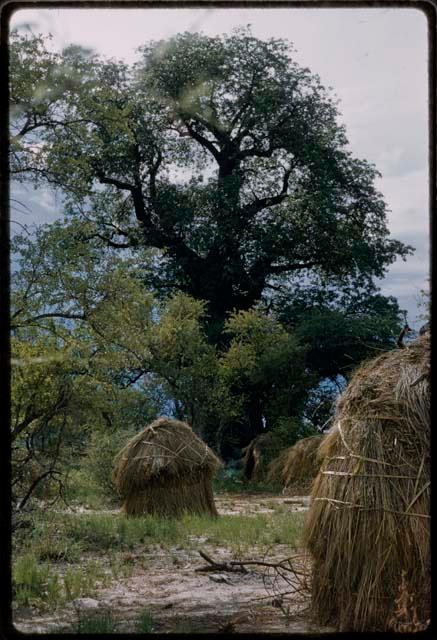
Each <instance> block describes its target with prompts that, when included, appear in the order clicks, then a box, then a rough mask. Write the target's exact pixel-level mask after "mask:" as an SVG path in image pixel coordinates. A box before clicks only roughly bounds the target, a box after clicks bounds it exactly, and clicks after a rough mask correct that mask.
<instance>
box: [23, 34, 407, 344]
mask: <svg viewBox="0 0 437 640" xmlns="http://www.w3.org/2000/svg"><path fill="white" fill-rule="evenodd" d="M142 53H143V57H142V59H141V60H140V62H139V63H137V64H136V65H134V66H133V67H128V66H126V65H124V64H122V63H120V62H115V61H111V60H109V61H107V60H103V59H99V58H98V57H97V56H93V57H91V56H89V55H88V54H87V53H86V52H84V51H82V52H81V51H78V50H77V49H74V48H73V49H72V48H70V49H69V50H66V51H63V52H61V53H56V54H52V53H50V52H49V51H48V49H47V47H46V45H45V42H44V39H43V38H41V37H39V36H33V35H29V36H17V35H12V38H11V56H12V60H13V61H14V64H13V65H11V86H12V102H13V109H14V110H13V118H12V120H13V128H14V132H15V136H14V141H13V145H14V150H15V154H14V163H15V164H14V172H15V175H16V176H17V178H18V179H22V180H25V179H28V180H33V181H34V182H38V181H41V180H46V181H48V182H49V183H51V184H55V185H57V186H58V187H60V188H61V189H62V190H63V192H64V195H65V196H66V199H67V202H68V205H67V208H68V211H69V215H77V216H78V217H80V218H82V220H83V209H84V203H85V201H86V220H87V223H89V222H90V221H91V223H92V224H93V225H95V228H96V231H95V232H94V233H93V235H96V234H97V236H99V237H100V238H103V239H106V241H108V242H110V243H112V245H113V246H115V247H117V246H126V245H128V246H130V247H133V248H136V247H138V243H139V242H141V243H142V244H143V245H144V246H145V247H149V248H153V249H154V250H156V251H157V254H156V260H157V261H158V262H159V269H157V270H155V272H154V274H155V276H156V278H155V280H156V282H157V283H158V282H159V283H160V284H159V287H161V288H163V289H164V290H165V291H169V290H172V289H173V290H174V289H178V290H183V291H184V292H185V293H188V294H190V295H191V296H193V297H195V298H196V299H202V300H205V301H206V302H207V305H208V312H209V314H210V318H209V320H208V335H209V337H210V340H211V341H213V342H218V341H220V338H221V333H222V329H223V323H224V321H225V319H226V316H227V315H228V314H229V312H231V311H232V310H233V309H237V310H238V309H248V308H250V307H251V306H253V305H254V304H255V303H256V302H257V301H259V299H260V298H261V296H262V294H263V292H264V290H265V288H266V285H269V284H270V281H271V280H272V279H273V280H278V279H279V280H281V278H282V280H283V279H284V278H289V277H290V276H292V275H293V274H296V273H300V274H302V273H304V274H305V275H308V274H313V275H314V274H318V275H320V276H321V277H322V278H337V279H338V281H342V280H345V279H349V280H351V281H352V282H353V283H355V284H357V285H359V284H360V283H362V282H363V281H372V279H373V278H374V277H382V276H383V275H384V272H385V270H386V268H387V266H388V265H389V264H391V263H392V262H393V261H394V260H395V259H396V257H397V256H401V257H405V256H406V255H408V253H410V252H411V248H410V247H406V246H405V245H403V244H402V243H400V242H399V241H397V240H393V239H391V238H389V231H388V228H387V224H386V223H387V216H386V206H385V203H384V201H383V198H382V196H381V194H380V193H379V192H378V191H377V189H376V188H375V179H376V178H377V176H378V172H377V170H376V169H375V167H374V166H372V165H371V164H369V163H368V162H366V161H364V160H358V159H356V158H354V157H353V156H352V155H351V153H350V151H349V150H348V146H347V138H346V135H345V132H344V129H343V127H342V126H341V125H340V124H338V122H337V119H338V110H337V105H336V101H335V99H334V97H333V96H332V95H330V93H329V91H327V90H326V89H325V88H324V87H323V86H322V85H321V82H320V79H319V78H318V76H317V75H314V74H312V73H311V72H310V71H309V70H308V69H305V68H301V67H299V65H298V64H297V63H296V62H295V61H294V60H293V51H292V49H291V46H290V45H289V43H287V42H286V41H283V40H278V39H270V40H268V41H262V40H258V39H257V38H255V37H253V36H252V34H251V32H250V29H240V30H236V31H234V32H233V33H231V34H229V35H224V36H221V37H209V36H205V35H201V34H193V33H183V34H178V35H176V36H174V37H173V38H170V39H168V40H166V41H160V42H151V43H148V44H146V45H145V46H144V47H143V50H142ZM55 114H56V124H55V125H54V123H53V120H54V118H55ZM35 139H36V140H37V141H38V145H39V146H38V149H39V151H38V153H33V154H32V152H31V150H32V149H34V146H33V147H32V144H33V143H34V142H35ZM180 175H183V176H188V177H186V178H185V177H184V178H180V177H177V178H176V177H175V176H180ZM126 196H128V197H126ZM134 216H135V219H136V223H137V225H135V224H133V223H132V221H133V217H134ZM135 226H136V229H135V230H134V227H135ZM155 266H156V265H155ZM159 287H158V288H159Z"/></svg>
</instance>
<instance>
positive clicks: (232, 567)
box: [195, 549, 308, 576]
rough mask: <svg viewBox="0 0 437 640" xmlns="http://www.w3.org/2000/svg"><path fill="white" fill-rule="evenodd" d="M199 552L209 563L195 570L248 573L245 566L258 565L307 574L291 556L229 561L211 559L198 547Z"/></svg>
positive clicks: (297, 573)
mask: <svg viewBox="0 0 437 640" xmlns="http://www.w3.org/2000/svg"><path fill="white" fill-rule="evenodd" d="M199 554H200V555H201V556H202V558H203V559H204V560H206V561H207V562H208V563H209V566H206V567H198V568H197V569H195V571H231V572H234V573H235V572H240V573H248V571H247V569H246V566H249V565H250V566H258V567H268V568H270V569H276V570H281V569H282V570H283V571H290V573H293V574H295V575H297V576H298V575H302V576H307V575H308V573H307V572H306V571H299V570H297V569H296V568H295V567H293V565H292V564H291V560H292V559H291V558H285V559H284V560H281V561H280V562H264V561H262V560H241V561H239V560H231V561H230V562H217V561H216V560H213V559H212V558H211V557H210V556H209V555H208V554H206V553H205V552H204V551H202V550H201V549H199Z"/></svg>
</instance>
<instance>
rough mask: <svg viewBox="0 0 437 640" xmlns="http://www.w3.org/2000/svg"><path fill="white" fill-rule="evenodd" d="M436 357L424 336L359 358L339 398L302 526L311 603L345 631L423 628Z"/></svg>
mask: <svg viewBox="0 0 437 640" xmlns="http://www.w3.org/2000/svg"><path fill="white" fill-rule="evenodd" d="M429 359H430V336H429V334H424V335H423V336H421V337H420V338H419V339H418V340H416V341H415V342H413V343H411V344H410V345H408V346H407V347H405V348H403V349H395V350H393V351H390V352H388V353H385V354H383V355H381V356H379V357H378V358H376V359H374V360H372V361H370V362H368V363H366V364H364V365H363V366H361V367H360V368H359V369H358V370H357V371H356V373H355V374H354V376H353V378H352V379H351V381H350V383H349V385H348V387H347V389H346V390H345V392H344V393H343V395H342V396H341V398H340V399H339V401H338V403H337V407H336V415H335V419H334V425H335V427H334V429H333V430H332V431H331V433H329V434H328V435H327V436H326V438H325V439H324V440H323V441H322V445H321V449H322V453H323V455H324V456H325V459H324V461H323V464H322V468H321V470H320V472H319V474H318V476H317V478H316V480H315V482H314V486H313V491H312V500H311V506H310V510H309V512H308V514H307V520H306V525H305V532H304V538H305V542H306V544H307V546H308V548H309V550H310V552H311V554H312V557H313V578H312V609H313V613H314V615H315V617H316V619H317V620H318V621H319V622H320V623H322V624H327V623H331V624H334V625H336V626H337V627H338V628H339V629H340V630H342V631H351V630H354V631H372V630H380V631H387V630H393V629H394V630H401V629H405V628H407V629H409V630H418V629H422V628H425V627H426V624H427V620H428V618H429V613H430V539H429V535H430V413H429V410H430V397H429V392H430V389H429V386H430V385H429ZM402 602H404V603H408V607H407V608H406V607H405V606H402V608H400V603H402ZM401 613H402V615H401Z"/></svg>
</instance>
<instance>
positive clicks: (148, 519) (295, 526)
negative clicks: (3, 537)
mask: <svg viewBox="0 0 437 640" xmlns="http://www.w3.org/2000/svg"><path fill="white" fill-rule="evenodd" d="M303 520H304V514H303V513H300V512H297V513H293V514H291V513H290V512H281V511H277V512H275V513H274V514H258V515H254V516H248V515H238V516H233V515H223V516H220V517H218V518H213V517H210V516H197V515H185V516H184V517H183V518H182V519H180V520H170V519H161V518H155V517H152V516H150V515H148V516H145V517H138V518H127V517H126V516H124V515H123V514H116V515H112V514H64V515H62V516H61V517H60V519H59V521H58V525H57V526H58V527H59V528H60V529H61V531H62V533H60V536H61V538H62V540H63V541H64V544H65V545H66V546H67V547H68V546H69V545H70V544H72V545H78V546H79V547H80V548H81V549H83V550H84V551H86V552H93V553H97V554H99V553H101V554H105V556H106V557H108V552H112V551H113V550H114V549H116V550H117V551H130V550H133V549H135V548H136V547H138V546H145V547H148V546H152V545H156V544H160V545H164V546H170V545H175V544H178V545H182V546H185V547H187V548H192V547H193V545H195V544H196V542H195V540H193V537H203V538H206V542H207V543H211V544H217V545H220V544H228V545H230V546H235V545H236V544H244V545H245V546H253V545H257V544H262V545H265V544H275V543H277V544H288V545H290V546H292V547H296V546H298V545H299V543H300V537H301V533H302V528H303ZM109 558H110V559H111V558H112V563H113V567H114V574H116V573H117V574H119V573H120V571H121V570H120V567H118V568H117V566H116V565H117V562H119V560H118V559H117V556H114V555H113V554H112V555H111V554H110V555H109Z"/></svg>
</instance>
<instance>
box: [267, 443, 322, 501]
mask: <svg viewBox="0 0 437 640" xmlns="http://www.w3.org/2000/svg"><path fill="white" fill-rule="evenodd" d="M322 439H323V436H322V435H314V436H309V437H308V438H302V439H301V440H298V441H297V442H296V444H294V445H293V446H292V447H288V449H285V450H284V451H282V452H281V453H280V454H279V456H278V457H277V458H275V459H274V460H272V462H271V463H270V464H269V467H268V472H267V480H268V481H269V482H272V483H274V484H281V485H282V486H283V487H284V491H287V492H290V491H291V492H299V493H302V494H306V493H308V492H309V491H310V490H311V485H312V482H313V480H314V478H315V477H316V476H317V473H318V471H319V469H320V460H319V458H318V455H317V451H318V448H319V445H320V443H321V441H322Z"/></svg>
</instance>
